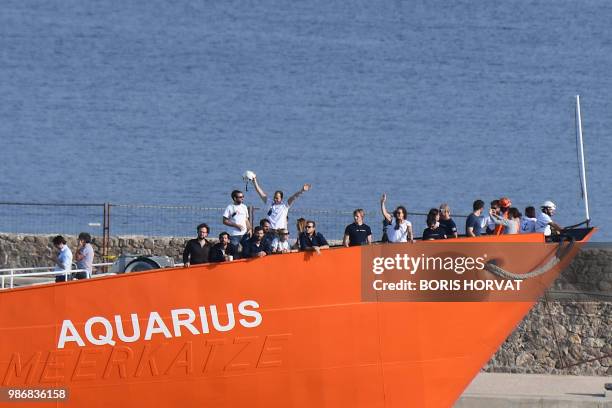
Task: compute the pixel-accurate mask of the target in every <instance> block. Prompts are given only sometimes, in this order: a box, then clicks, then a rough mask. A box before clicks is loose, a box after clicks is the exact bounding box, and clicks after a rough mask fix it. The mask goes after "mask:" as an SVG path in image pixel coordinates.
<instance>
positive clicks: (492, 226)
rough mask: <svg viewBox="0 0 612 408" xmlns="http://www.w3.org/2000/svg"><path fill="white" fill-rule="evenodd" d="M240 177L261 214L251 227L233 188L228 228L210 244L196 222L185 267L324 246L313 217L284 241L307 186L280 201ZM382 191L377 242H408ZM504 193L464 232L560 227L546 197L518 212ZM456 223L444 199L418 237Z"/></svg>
mask: <svg viewBox="0 0 612 408" xmlns="http://www.w3.org/2000/svg"><path fill="white" fill-rule="evenodd" d="M244 177H245V180H246V181H247V187H248V182H251V183H252V184H253V186H254V187H255V191H256V192H257V194H258V195H259V197H260V198H261V200H262V202H263V203H264V204H265V208H266V217H265V218H264V219H262V220H261V221H260V222H259V225H258V226H256V227H254V228H253V227H252V224H251V221H250V219H249V211H248V208H247V206H246V205H245V204H244V198H245V196H244V193H243V192H242V191H240V190H234V191H232V193H231V197H232V203H231V204H229V205H228V206H227V207H226V208H225V211H224V212H223V220H222V222H223V224H224V225H225V226H227V228H228V231H223V232H221V233H220V234H219V242H218V243H217V244H215V245H213V244H212V243H210V242H209V241H208V240H207V237H208V233H209V231H210V229H209V227H208V225H206V224H200V225H198V227H197V233H198V237H197V238H196V239H192V240H190V241H188V242H187V245H186V246H185V250H184V251H183V263H184V265H185V266H186V267H188V266H190V265H193V264H196V263H207V262H223V261H231V260H233V259H237V258H239V257H242V258H255V257H263V256H267V255H270V254H274V253H288V252H295V251H298V250H302V251H312V252H316V253H320V251H321V249H326V248H329V243H328V242H327V240H326V239H325V237H324V236H323V235H322V234H321V233H319V232H317V231H316V223H315V221H313V220H305V219H303V218H300V219H298V220H297V231H298V237H297V238H296V240H295V241H294V242H293V243H292V242H290V240H289V229H288V225H287V222H288V214H289V209H290V208H291V206H292V205H293V203H294V202H295V200H296V199H298V198H299V197H300V196H301V195H302V194H303V193H305V192H307V191H309V190H310V189H311V187H312V186H311V185H310V184H308V183H306V184H304V185H303V186H302V188H301V189H300V190H298V191H297V192H295V193H294V194H293V195H291V196H290V197H289V198H288V199H287V201H285V200H284V194H283V192H282V191H280V190H277V191H275V192H274V194H273V195H272V196H271V197H270V196H268V194H266V192H265V191H264V190H263V189H262V187H261V185H260V184H259V181H258V180H257V176H256V175H255V173H253V172H250V171H247V172H246V173H245V176H244ZM386 202H387V195H386V194H383V195H382V197H381V199H380V210H381V213H382V216H383V237H382V241H383V242H414V240H415V237H414V232H413V228H412V223H411V222H410V221H409V220H408V211H407V210H406V207H404V206H402V205H400V206H398V207H396V208H395V210H394V211H393V212H392V213H390V212H389V211H388V210H387V207H386ZM511 205H512V203H511V202H510V200H509V199H508V198H506V197H503V198H501V199H499V200H494V201H492V202H491V209H490V210H489V213H488V215H486V216H485V215H484V214H483V211H484V202H483V201H482V200H476V201H475V202H474V204H473V210H474V211H473V212H472V213H471V214H470V215H469V216H468V217H467V219H466V228H465V235H466V236H468V237H470V236H478V235H483V234H502V233H505V234H516V233H526V232H544V234H545V235H550V234H551V233H554V232H556V231H560V230H561V227H560V226H559V225H558V224H556V223H554V222H553V221H552V218H551V217H552V215H553V214H554V211H555V209H556V207H555V205H554V204H553V203H552V202H550V201H546V202H545V203H544V204H543V205H542V207H541V209H542V212H541V213H540V214H535V209H534V208H533V207H528V208H527V209H526V211H525V213H526V215H525V216H523V215H522V214H521V213H520V212H519V211H518V210H517V209H516V208H514V207H512V206H511ZM364 214H365V212H364V211H363V210H362V209H356V210H355V211H353V219H354V222H353V223H352V224H350V225H348V226H347V227H346V228H345V231H344V237H343V245H344V246H347V247H348V246H357V245H367V244H370V243H372V230H371V228H370V227H369V226H368V225H367V224H365V223H364ZM458 236H459V234H458V230H457V225H456V224H455V221H454V220H453V219H452V217H451V210H450V207H449V206H448V204H446V203H444V204H441V205H440V206H439V207H438V208H432V209H431V210H430V211H429V213H428V214H427V227H426V228H425V229H424V231H423V235H422V239H423V240H433V239H448V238H457V237H458Z"/></svg>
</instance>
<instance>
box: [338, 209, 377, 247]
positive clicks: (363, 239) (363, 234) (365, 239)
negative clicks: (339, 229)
mask: <svg viewBox="0 0 612 408" xmlns="http://www.w3.org/2000/svg"><path fill="white" fill-rule="evenodd" d="M364 214H365V212H364V211H363V210H362V209H361V208H358V209H356V210H355V211H353V219H354V220H355V222H354V223H352V224H349V225H347V226H346V228H345V229H344V239H343V240H342V245H344V246H345V247H349V246H358V245H368V244H371V243H372V230H371V229H370V226H369V225H367V224H364V222H363V216H364Z"/></svg>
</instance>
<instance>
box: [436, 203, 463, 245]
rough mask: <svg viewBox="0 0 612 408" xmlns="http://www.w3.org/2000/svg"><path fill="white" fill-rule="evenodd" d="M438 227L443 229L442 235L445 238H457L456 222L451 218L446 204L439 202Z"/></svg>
mask: <svg viewBox="0 0 612 408" xmlns="http://www.w3.org/2000/svg"><path fill="white" fill-rule="evenodd" d="M439 222H440V227H442V228H443V229H444V235H446V237H447V238H457V237H458V236H459V234H458V233H457V224H455V221H454V220H453V219H452V218H451V209H450V207H449V205H448V204H446V203H443V204H440V221H439Z"/></svg>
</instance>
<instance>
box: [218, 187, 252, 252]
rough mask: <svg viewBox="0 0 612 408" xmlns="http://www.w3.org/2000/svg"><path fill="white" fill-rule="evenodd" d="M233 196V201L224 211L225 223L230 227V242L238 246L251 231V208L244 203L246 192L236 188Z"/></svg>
mask: <svg viewBox="0 0 612 408" xmlns="http://www.w3.org/2000/svg"><path fill="white" fill-rule="evenodd" d="M231 196H232V200H233V202H232V204H230V205H228V206H227V207H226V208H225V211H224V212H223V224H224V225H227V226H228V227H230V230H229V234H230V242H231V243H232V245H234V246H236V247H237V246H238V244H240V240H241V239H242V237H243V236H244V235H245V234H247V233H248V232H250V230H251V222H250V220H249V210H248V208H247V206H246V205H244V193H243V192H242V191H240V190H234V191H232V194H231Z"/></svg>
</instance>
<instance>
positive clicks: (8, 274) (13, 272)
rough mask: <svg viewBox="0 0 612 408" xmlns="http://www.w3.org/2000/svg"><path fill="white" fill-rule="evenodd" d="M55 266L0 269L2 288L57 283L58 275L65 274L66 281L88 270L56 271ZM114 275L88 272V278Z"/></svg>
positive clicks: (0, 287)
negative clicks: (71, 276)
mask: <svg viewBox="0 0 612 408" xmlns="http://www.w3.org/2000/svg"><path fill="white" fill-rule="evenodd" d="M110 265H112V263H110V262H105V263H96V264H93V265H92V266H93V267H96V268H97V267H107V266H110ZM54 269H55V267H54V266H40V267H34V268H6V269H0V289H12V288H14V287H15V286H16V285H15V284H16V283H18V284H19V285H18V286H19V287H23V286H31V285H42V284H47V283H55V279H49V278H50V277H53V278H55V277H56V276H58V275H62V274H63V275H64V278H65V279H66V281H67V280H68V276H69V275H72V274H74V273H78V272H87V271H86V270H85V269H71V270H69V271H68V270H65V271H56V270H54ZM108 275H114V273H96V274H94V275H90V274H89V273H88V274H87V278H88V279H89V278H98V277H102V276H108Z"/></svg>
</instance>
